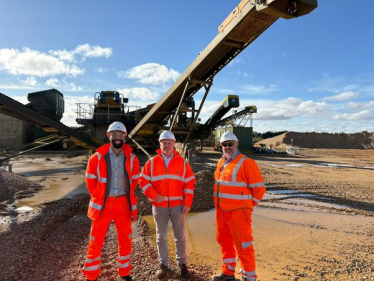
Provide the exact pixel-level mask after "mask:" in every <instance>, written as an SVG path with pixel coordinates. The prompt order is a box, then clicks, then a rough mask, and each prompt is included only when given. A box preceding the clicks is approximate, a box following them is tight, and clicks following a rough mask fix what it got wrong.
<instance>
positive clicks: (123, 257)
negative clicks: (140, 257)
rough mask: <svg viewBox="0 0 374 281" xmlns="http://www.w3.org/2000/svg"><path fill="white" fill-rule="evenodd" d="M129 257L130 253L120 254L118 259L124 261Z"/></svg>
mask: <svg viewBox="0 0 374 281" xmlns="http://www.w3.org/2000/svg"><path fill="white" fill-rule="evenodd" d="M130 257H131V255H127V256H120V257H119V258H118V259H119V260H120V261H124V260H128V259H130Z"/></svg>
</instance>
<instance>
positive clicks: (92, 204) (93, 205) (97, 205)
mask: <svg viewBox="0 0 374 281" xmlns="http://www.w3.org/2000/svg"><path fill="white" fill-rule="evenodd" d="M89 205H90V207H92V208H94V209H96V210H99V211H101V209H102V208H103V206H102V205H99V204H96V203H94V202H92V201H90V204H89Z"/></svg>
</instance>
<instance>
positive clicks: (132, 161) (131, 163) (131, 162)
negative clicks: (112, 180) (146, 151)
mask: <svg viewBox="0 0 374 281" xmlns="http://www.w3.org/2000/svg"><path fill="white" fill-rule="evenodd" d="M134 158H135V154H134V153H132V154H131V157H130V167H131V169H130V171H131V174H132V166H133V163H134Z"/></svg>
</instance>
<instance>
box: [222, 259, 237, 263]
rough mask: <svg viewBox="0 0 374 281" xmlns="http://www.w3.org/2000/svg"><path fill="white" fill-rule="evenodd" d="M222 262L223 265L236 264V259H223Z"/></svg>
mask: <svg viewBox="0 0 374 281" xmlns="http://www.w3.org/2000/svg"><path fill="white" fill-rule="evenodd" d="M222 261H223V263H234V262H235V258H227V259H223V260H222Z"/></svg>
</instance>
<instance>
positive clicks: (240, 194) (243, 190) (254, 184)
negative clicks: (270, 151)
mask: <svg viewBox="0 0 374 281" xmlns="http://www.w3.org/2000/svg"><path fill="white" fill-rule="evenodd" d="M220 143H221V147H222V151H223V156H222V158H221V159H220V160H219V161H218V164H217V169H216V171H215V173H214V178H215V183H214V188H213V189H214V194H213V196H214V203H215V206H216V227H217V229H216V231H217V241H218V243H219V244H220V246H221V250H222V261H223V265H222V273H221V274H220V275H216V276H213V279H212V280H213V281H233V280H235V266H236V263H235V260H236V252H237V255H238V257H239V260H240V263H241V264H240V273H241V275H242V278H243V281H256V279H257V275H256V265H255V252H254V248H253V244H252V242H253V237H252V227H251V222H252V211H253V208H254V207H255V206H256V205H257V204H258V203H259V202H260V200H261V199H262V197H263V196H264V194H265V183H264V180H263V178H262V175H261V173H260V170H259V169H258V167H257V164H256V162H255V161H254V160H252V159H249V158H248V157H246V156H245V155H243V154H241V153H240V152H239V150H238V144H239V142H238V139H237V137H236V136H235V135H234V134H233V133H231V132H226V133H224V134H223V135H222V136H221V138H220ZM235 249H236V252H235Z"/></svg>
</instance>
